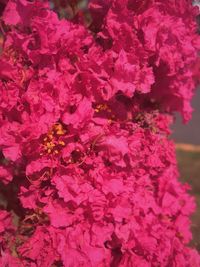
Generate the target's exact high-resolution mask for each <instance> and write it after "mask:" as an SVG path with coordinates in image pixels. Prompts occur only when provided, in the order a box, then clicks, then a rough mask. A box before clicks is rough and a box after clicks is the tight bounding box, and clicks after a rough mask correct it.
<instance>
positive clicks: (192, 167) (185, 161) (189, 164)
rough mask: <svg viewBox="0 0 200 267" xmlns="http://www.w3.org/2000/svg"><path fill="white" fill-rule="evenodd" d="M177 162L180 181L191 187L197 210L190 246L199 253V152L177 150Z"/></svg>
mask: <svg viewBox="0 0 200 267" xmlns="http://www.w3.org/2000/svg"><path fill="white" fill-rule="evenodd" d="M177 160H178V164H179V170H180V174H181V180H182V181H184V182H187V183H188V184H190V185H191V187H192V190H191V194H192V195H194V196H195V198H196V203H197V210H196V213H195V214H194V215H193V217H192V232H193V241H192V245H194V246H195V247H196V248H197V249H198V250H199V251H200V151H199V152H198V151H188V150H187V149H186V150H183V149H180V148H178V149H177Z"/></svg>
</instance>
